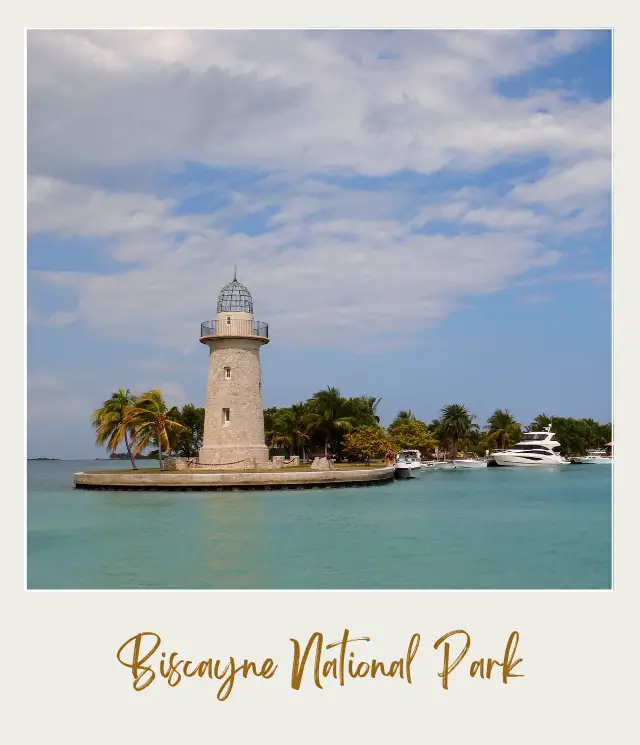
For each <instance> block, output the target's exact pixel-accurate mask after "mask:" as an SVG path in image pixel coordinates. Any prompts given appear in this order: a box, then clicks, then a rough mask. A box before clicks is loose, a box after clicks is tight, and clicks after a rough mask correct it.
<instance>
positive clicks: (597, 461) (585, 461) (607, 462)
mask: <svg viewBox="0 0 640 745" xmlns="http://www.w3.org/2000/svg"><path fill="white" fill-rule="evenodd" d="M571 462H572V463H579V464H580V465H582V466H586V465H589V466H612V465H613V458H572V459H571Z"/></svg>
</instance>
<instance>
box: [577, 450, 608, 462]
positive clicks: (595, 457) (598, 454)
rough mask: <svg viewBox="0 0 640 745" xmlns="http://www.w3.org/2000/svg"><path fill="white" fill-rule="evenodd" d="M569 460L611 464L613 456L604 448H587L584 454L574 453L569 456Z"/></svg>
mask: <svg viewBox="0 0 640 745" xmlns="http://www.w3.org/2000/svg"><path fill="white" fill-rule="evenodd" d="M571 462H572V463H581V464H584V465H587V464H589V465H594V466H611V465H613V456H612V455H610V454H609V453H608V452H607V451H606V450H587V454H586V455H576V456H574V457H573V458H571Z"/></svg>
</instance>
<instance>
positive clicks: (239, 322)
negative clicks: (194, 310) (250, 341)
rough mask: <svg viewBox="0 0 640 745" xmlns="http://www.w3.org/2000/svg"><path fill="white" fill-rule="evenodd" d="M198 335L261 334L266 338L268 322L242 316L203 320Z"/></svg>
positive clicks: (267, 336)
mask: <svg viewBox="0 0 640 745" xmlns="http://www.w3.org/2000/svg"><path fill="white" fill-rule="evenodd" d="M200 336H201V337H203V336H261V337H263V338H265V339H268V338H269V324H268V323H264V321H253V320H250V319H243V318H230V319H227V320H223V321H219V320H216V321H204V322H203V323H201V324H200Z"/></svg>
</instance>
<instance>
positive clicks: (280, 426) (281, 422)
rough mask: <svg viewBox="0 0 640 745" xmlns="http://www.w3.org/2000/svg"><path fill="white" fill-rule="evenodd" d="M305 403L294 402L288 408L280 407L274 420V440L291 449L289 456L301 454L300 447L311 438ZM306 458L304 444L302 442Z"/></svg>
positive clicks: (303, 455)
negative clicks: (305, 418) (306, 419)
mask: <svg viewBox="0 0 640 745" xmlns="http://www.w3.org/2000/svg"><path fill="white" fill-rule="evenodd" d="M306 413H307V412H306V409H305V407H304V404H294V405H293V406H290V407H289V408H288V409H279V410H278V412H277V414H276V415H275V418H274V422H273V432H274V438H273V439H274V442H276V443H281V444H283V445H284V446H285V447H286V448H287V450H288V451H289V456H291V455H299V453H298V448H299V445H301V444H302V443H303V442H304V441H305V440H308V439H309V435H308V433H307V429H308V425H307V424H306V423H305V421H304V417H305V414H306ZM302 457H303V459H304V457H305V454H304V444H302Z"/></svg>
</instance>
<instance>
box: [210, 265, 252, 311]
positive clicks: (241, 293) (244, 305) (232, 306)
mask: <svg viewBox="0 0 640 745" xmlns="http://www.w3.org/2000/svg"><path fill="white" fill-rule="evenodd" d="M218 313H253V299H252V298H251V293H250V292H249V290H247V288H246V287H245V286H244V285H243V284H241V283H240V282H238V280H237V278H236V275H235V272H234V275H233V281H232V282H229V284H228V285H225V286H224V287H223V288H222V290H220V294H219V295H218Z"/></svg>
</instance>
